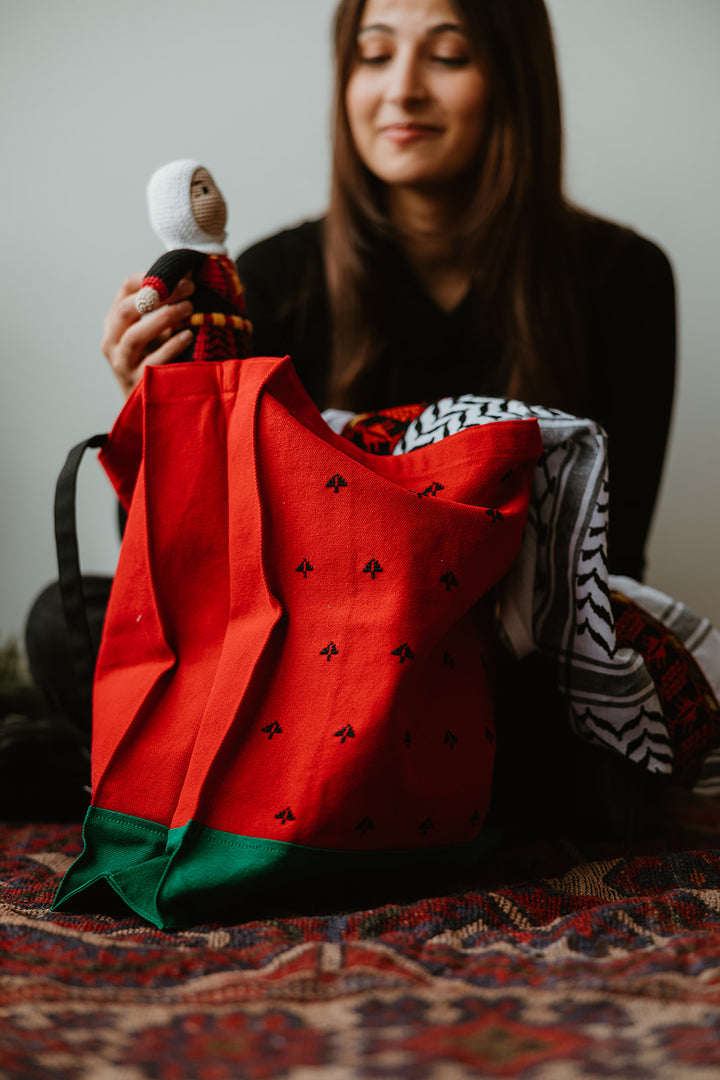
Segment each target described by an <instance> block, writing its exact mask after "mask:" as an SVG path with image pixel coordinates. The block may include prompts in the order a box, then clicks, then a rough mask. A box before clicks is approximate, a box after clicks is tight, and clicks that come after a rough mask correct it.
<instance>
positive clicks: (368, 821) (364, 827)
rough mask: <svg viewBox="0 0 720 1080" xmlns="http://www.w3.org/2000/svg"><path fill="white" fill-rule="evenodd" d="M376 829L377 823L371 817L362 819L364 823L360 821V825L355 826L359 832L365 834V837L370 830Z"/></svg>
mask: <svg viewBox="0 0 720 1080" xmlns="http://www.w3.org/2000/svg"><path fill="white" fill-rule="evenodd" d="M374 828H375V822H374V821H373V819H372V818H371V817H364V818H363V819H362V821H359V822H358V824H357V825H356V826H355V829H356V830H357V832H361V833H362V834H363V836H364V835H365V833H366V832H369V831H370V829H374Z"/></svg>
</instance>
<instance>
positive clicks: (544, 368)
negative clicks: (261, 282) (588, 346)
mask: <svg viewBox="0 0 720 1080" xmlns="http://www.w3.org/2000/svg"><path fill="white" fill-rule="evenodd" d="M451 2H452V4H453V7H454V8H455V9H456V11H457V13H458V16H459V17H460V18H461V19H462V20H463V22H464V23H465V25H466V27H467V30H468V34H469V37H470V40H471V43H472V45H473V47H474V48H475V49H476V50H477V52H478V55H479V58H480V62H481V63H482V64H483V67H484V70H485V72H486V76H487V79H488V84H489V91H490V98H489V102H488V115H487V124H486V131H485V135H484V143H483V146H482V147H481V153H480V155H479V158H478V164H477V170H476V174H475V177H474V183H473V185H472V190H471V191H470V195H469V198H468V202H467V209H466V212H465V213H464V215H463V218H462V221H461V222H460V223H459V228H458V231H457V236H456V250H457V251H458V254H459V257H461V258H463V259H464V261H465V265H467V266H468V267H470V269H471V274H472V280H473V284H472V290H473V305H472V307H473V311H474V312H475V323H476V327H477V331H478V347H479V342H480V339H481V338H482V341H483V347H484V348H485V349H486V351H487V340H488V335H487V332H486V329H485V331H483V329H482V327H483V325H484V326H485V327H487V325H488V324H490V323H491V324H492V326H493V333H492V335H491V339H492V340H493V341H494V342H495V348H496V351H497V352H498V354H499V355H498V356H497V357H496V358H495V359H496V361H499V364H500V368H501V370H502V371H503V372H504V382H505V386H504V392H505V393H507V394H508V396H517V397H521V398H524V399H525V400H529V401H533V402H535V403H544V404H548V405H552V406H558V407H565V408H570V409H575V410H578V409H579V408H581V407H582V404H583V398H584V392H585V386H584V378H585V375H584V372H585V363H584V348H585V346H584V340H583V334H582V332H581V329H580V328H581V325H582V318H581V313H580V312H579V311H578V307H577V302H576V298H575V290H574V287H573V275H574V269H573V250H574V248H573V236H574V228H573V226H574V223H575V221H576V219H577V216H578V214H577V212H576V211H574V210H573V209H572V208H571V207H570V206H569V204H568V203H567V201H566V200H565V198H564V195H563V190H562V125H561V110H560V94H559V88H558V78H557V68H556V63H555V52H554V47H553V39H552V31H551V28H550V22H549V19H548V14H547V11H546V8H545V5H544V3H543V0H451ZM364 5H365V0H341V3H340V4H339V7H338V9H337V12H336V16H335V25H334V39H335V57H336V72H335V100H334V121H333V122H334V162H333V175H332V185H331V196H330V205H329V209H328V215H327V220H326V227H325V265H326V274H327V281H328V291H329V297H330V306H331V313H332V321H333V360H332V371H331V383H332V387H331V396H332V398H333V400H334V403H335V404H338V405H346V406H348V407H354V408H369V407H376V406H377V405H379V404H383V403H384V404H390V403H391V402H387V401H386V402H380V401H374V400H372V396H373V382H374V380H375V382H376V384H377V385H378V386H380V385H384V386H385V387H387V386H388V377H387V371H386V370H384V371H383V373H382V374H381V369H383V368H386V367H387V364H388V356H389V355H391V353H392V336H393V330H392V325H391V322H392V316H391V314H388V305H387V303H384V302H383V300H384V297H385V298H386V296H387V292H386V290H387V288H388V285H389V282H388V272H387V266H388V263H389V261H391V253H392V252H393V249H396V248H397V245H396V244H395V243H394V229H393V224H392V221H391V220H390V218H389V215H388V214H387V212H386V210H385V206H384V199H383V185H382V184H381V183H380V181H378V180H377V178H376V177H375V176H374V175H373V174H372V173H371V172H370V171H369V170H368V169H367V168H366V167H365V166H364V165H363V163H362V161H361V160H360V158H359V156H358V154H357V151H356V149H355V146H354V143H353V139H352V136H351V134H350V127H349V123H348V118H347V113H346V108H345V91H346V87H347V83H348V79H349V78H350V75H351V73H352V71H353V67H354V64H355V61H356V50H357V44H356V39H357V32H358V27H359V24H360V19H361V17H362V12H363V8H364ZM395 258H397V253H395ZM384 290H385V292H384ZM483 333H484V335H485V336H484V337H482V335H483ZM475 355H476V356H477V355H478V353H477V350H476V351H475ZM467 378H468V379H469V380H470V382H471V379H472V373H471V372H470V371H468V373H467ZM476 378H477V374H476ZM438 385H440V383H438ZM441 392H445V391H441ZM450 392H455V391H450ZM461 392H463V391H461ZM464 392H469V393H471V392H483V391H482V389H480V390H478V389H477V387H476V386H474V385H471V384H470V383H469V384H468V385H466V386H465V390H464ZM392 403H393V404H397V402H392Z"/></svg>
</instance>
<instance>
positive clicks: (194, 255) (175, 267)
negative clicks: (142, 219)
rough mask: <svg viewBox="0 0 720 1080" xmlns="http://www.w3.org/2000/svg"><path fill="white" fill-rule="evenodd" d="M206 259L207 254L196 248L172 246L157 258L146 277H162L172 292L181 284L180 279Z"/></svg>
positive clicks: (197, 267) (168, 289) (193, 270)
mask: <svg viewBox="0 0 720 1080" xmlns="http://www.w3.org/2000/svg"><path fill="white" fill-rule="evenodd" d="M205 259H207V255H204V254H203V253H202V252H201V251H195V249H194V248H172V249H171V250H170V251H166V252H165V253H164V254H163V255H161V256H160V258H159V259H156V260H155V262H154V263H153V264H152V266H151V267H150V269H149V270H148V272H147V273H146V275H145V277H146V278H152V277H155V278H160V280H161V281H162V282H163V284H164V285H165V286H166V288H167V291H168V293H171V292H172V291H173V290H174V289H176V288H177V286H178V285H179V283H180V279H181V278H183V277H185V274H187V273H194V272H195V271H196V270H198V269H199V267H200V266H202V264H203V263H204V262H205Z"/></svg>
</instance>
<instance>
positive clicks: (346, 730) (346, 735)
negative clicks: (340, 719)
mask: <svg viewBox="0 0 720 1080" xmlns="http://www.w3.org/2000/svg"><path fill="white" fill-rule="evenodd" d="M334 738H336V739H339V740H340V742H341V743H344V742H345V740H346V739H354V738H355V729H354V728H353V726H352V724H346V725H345V727H341V728H340V730H339V731H336V732H335V735H334Z"/></svg>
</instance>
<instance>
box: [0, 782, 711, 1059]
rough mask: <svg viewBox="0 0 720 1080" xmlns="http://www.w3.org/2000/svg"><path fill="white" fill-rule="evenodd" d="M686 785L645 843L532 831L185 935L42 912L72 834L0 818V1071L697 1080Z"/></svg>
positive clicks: (705, 899)
mask: <svg viewBox="0 0 720 1080" xmlns="http://www.w3.org/2000/svg"><path fill="white" fill-rule="evenodd" d="M683 798H686V799H687V801H686V803H683V804H681V805H680V811H681V813H682V816H683V826H682V828H681V829H679V828H678V827H677V826H676V825H674V824H673V823H672V821H671V822H670V824H669V825H668V824H667V822H666V824H665V826H664V832H663V842H662V843H655V850H654V853H653V851H651V850H650V849H648V848H646V849H641V848H639V849H638V850H637V851H636V852H635V853H634V854H625V855H620V854H618V852H617V851H613V850H612V848H611V847H609V846H605V847H604V848H602V847H598V848H597V849H596V850H594V851H592V852H590V853H587V852H585V853H578V852H577V851H575V850H571V849H570V848H569V847H567V846H565V847H564V846H563V845H562V844H549V843H548V844H535V845H533V846H532V847H529V846H528V847H525V848H516V849H514V850H511V851H507V852H504V853H503V854H502V855H499V856H497V857H496V858H495V859H494V860H493V861H492V863H491V864H488V865H487V866H486V867H485V868H484V870H483V873H482V880H478V881H476V882H473V883H472V884H471V885H467V884H465V885H464V886H463V887H461V888H459V889H458V890H457V891H452V892H449V893H447V894H445V895H437V896H423V897H412V896H410V897H406V898H403V899H402V900H400V899H392V898H388V899H389V900H391V901H392V902H387V903H383V904H381V905H378V906H376V907H371V908H363V909H361V910H352V908H351V909H348V910H340V911H338V910H334V911H333V910H330V911H327V912H321V913H314V914H312V915H307V914H302V915H300V914H293V913H291V912H287V913H276V914H274V915H273V916H272V917H270V918H268V917H267V916H263V917H261V918H252V919H246V920H239V921H238V922H237V923H236V924H234V925H216V926H202V927H197V928H194V929H192V930H188V931H183V932H180V933H166V932H162V931H159V930H156V929H154V928H152V927H150V926H148V925H147V924H144V923H142V922H141V921H140V920H138V919H137V918H134V917H130V916H129V915H128V914H127V913H126V912H118V914H117V915H116V916H109V915H104V916H99V915H98V916H87V915H69V914H57V913H52V912H51V910H50V904H51V902H52V898H53V894H54V892H55V889H56V888H57V885H58V882H59V880H60V877H61V875H62V873H63V872H64V871H65V869H66V868H67V867H68V865H69V863H70V861H71V860H72V859H73V858H74V857H75V856H76V855H77V853H78V852H79V849H80V842H81V841H80V829H79V827H78V826H75V825H26V826H15V827H10V826H4V827H2V830H1V840H2V862H1V866H0V881H1V889H0V921H1V923H2V929H1V931H0V934H1V936H0V950H1V953H0V956H1V959H0V964H1V966H0V1077H1V1078H2V1080H16V1078H22V1080H36V1078H37V1080H40V1078H43V1080H45V1078H49V1077H58V1078H60V1077H62V1078H63V1080H142V1078H145V1077H151V1078H157V1080H244V1078H252V1080H275V1078H283V1080H314V1078H318V1080H323V1078H325V1080H355V1078H357V1080H370V1078H375V1080H394V1078H397V1080H447V1078H453V1080H454V1078H460V1080H462V1078H464V1077H468V1078H470V1077H476V1076H483V1077H531V1078H540V1080H561V1078H562V1080H565V1078H569V1077H622V1078H638V1080H641V1078H642V1080H645V1078H647V1080H658V1078H660V1080H677V1078H679V1077H698V1078H707V1080H710V1078H711V1077H714V1076H717V1075H720V851H718V850H717V848H718V840H719V839H720V828H719V827H718V821H719V819H720V816H719V809H720V808H719V806H718V803H717V802H715V801H713V800H704V801H697V800H695V801H692V799H691V797H690V796H689V795H688V796H687V797H686V796H683ZM683 847H685V848H688V850H683V849H682V848H683ZM588 854H589V857H588ZM583 857H584V858H585V861H582V859H583ZM538 871H541V872H542V875H543V876H538Z"/></svg>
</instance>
